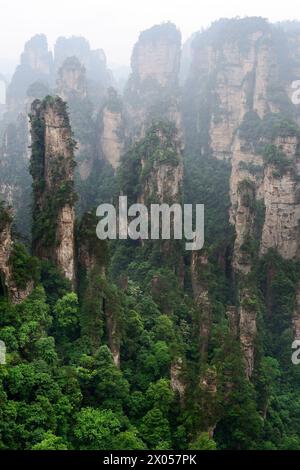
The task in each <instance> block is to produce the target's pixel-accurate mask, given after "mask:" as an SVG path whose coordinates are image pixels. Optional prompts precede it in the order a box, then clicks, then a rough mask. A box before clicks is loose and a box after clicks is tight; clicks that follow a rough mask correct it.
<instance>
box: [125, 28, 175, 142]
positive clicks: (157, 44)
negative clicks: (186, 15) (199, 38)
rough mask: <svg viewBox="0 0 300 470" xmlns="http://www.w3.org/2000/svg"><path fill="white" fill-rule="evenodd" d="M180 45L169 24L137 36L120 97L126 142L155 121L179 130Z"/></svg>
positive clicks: (138, 136)
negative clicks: (123, 93)
mask: <svg viewBox="0 0 300 470" xmlns="http://www.w3.org/2000/svg"><path fill="white" fill-rule="evenodd" d="M180 45H181V36H180V33H179V31H178V30H177V29H176V27H175V25H173V24H172V23H166V24H162V25H157V26H153V27H152V28H150V29H148V30H146V31H143V32H142V33H141V34H140V36H139V40H138V42H137V43H136V45H135V46H134V49H133V53H132V58H131V68H132V74H131V76H130V78H129V80H128V84H127V86H126V89H125V95H124V99H125V105H126V113H127V122H128V129H127V134H128V137H129V138H130V139H132V138H133V139H138V138H140V137H142V136H144V135H145V132H146V129H147V128H148V127H149V125H151V121H152V120H155V119H163V120H168V121H172V122H175V124H176V125H177V128H178V129H180V113H179V101H178V95H179V94H178V78H179V67H180Z"/></svg>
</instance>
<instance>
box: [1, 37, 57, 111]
mask: <svg viewBox="0 0 300 470" xmlns="http://www.w3.org/2000/svg"><path fill="white" fill-rule="evenodd" d="M52 67H53V60H52V54H51V52H50V51H49V49H48V44H47V38H46V36H45V35H43V34H38V35H36V36H34V37H33V38H31V39H30V40H29V41H28V42H27V43H26V44H25V47H24V52H23V53H22V55H21V60H20V65H19V66H18V67H17V69H16V71H15V73H14V75H13V78H12V80H11V83H10V84H9V87H8V89H7V107H8V111H9V113H11V114H14V113H17V112H19V111H20V110H22V106H23V103H24V100H25V98H26V92H27V89H28V87H29V86H30V85H31V84H32V83H34V82H36V81H40V82H45V83H48V84H49V83H51V74H52Z"/></svg>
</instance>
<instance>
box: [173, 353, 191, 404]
mask: <svg viewBox="0 0 300 470" xmlns="http://www.w3.org/2000/svg"><path fill="white" fill-rule="evenodd" d="M170 376H171V388H172V390H173V391H174V392H177V393H178V395H179V398H180V401H181V403H182V402H183V401H184V397H185V393H186V388H187V386H186V383H185V382H184V379H183V361H182V359H181V358H178V359H176V360H174V361H173V362H172V364H171V370H170Z"/></svg>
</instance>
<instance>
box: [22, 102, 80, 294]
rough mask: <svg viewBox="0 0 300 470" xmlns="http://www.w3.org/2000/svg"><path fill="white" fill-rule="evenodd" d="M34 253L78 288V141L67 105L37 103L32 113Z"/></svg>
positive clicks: (34, 104) (33, 106)
mask: <svg viewBox="0 0 300 470" xmlns="http://www.w3.org/2000/svg"><path fill="white" fill-rule="evenodd" d="M31 136H32V155H31V174H32V177H33V188H34V209H33V219H34V226H33V251H34V253H35V254H36V255H37V256H39V257H40V258H42V259H49V260H51V261H53V262H54V263H55V264H56V265H57V266H58V268H59V269H61V271H62V273H63V274H64V275H65V276H66V278H67V279H69V280H70V281H71V283H72V285H73V286H74V284H75V248H74V223H75V212H74V200H75V194H74V189H73V168H74V141H73V139H72V132H71V128H70V125H69V118H68V115H67V112H66V105H65V103H64V102H63V101H62V100H61V99H60V98H58V97H56V98H52V97H48V98H46V99H44V100H43V101H39V100H36V101H34V103H33V104H32V111H31Z"/></svg>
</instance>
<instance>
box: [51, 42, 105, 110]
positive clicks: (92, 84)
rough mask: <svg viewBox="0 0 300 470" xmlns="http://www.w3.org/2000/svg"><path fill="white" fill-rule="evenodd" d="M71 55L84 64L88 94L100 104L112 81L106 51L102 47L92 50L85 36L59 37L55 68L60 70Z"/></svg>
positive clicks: (95, 102) (55, 47)
mask: <svg viewBox="0 0 300 470" xmlns="http://www.w3.org/2000/svg"><path fill="white" fill-rule="evenodd" d="M70 57H76V58H77V59H78V60H79V62H80V63H81V64H82V65H83V66H84V68H85V70H86V77H87V88H88V94H89V96H90V98H91V100H92V102H93V103H94V104H97V105H99V104H100V103H101V102H102V101H103V99H104V97H105V90H106V89H107V88H108V87H109V86H110V85H111V83H112V76H111V73H110V71H109V70H108V69H107V65H106V56H105V53H104V51H103V50H102V49H97V50H92V49H91V47H90V44H89V42H88V41H87V40H86V39H85V38H83V37H77V36H72V37H69V38H66V37H59V38H58V39H57V41H56V43H55V46H54V68H55V70H56V71H58V70H59V69H60V68H61V67H62V65H63V63H64V62H65V60H66V59H68V58H70Z"/></svg>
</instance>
